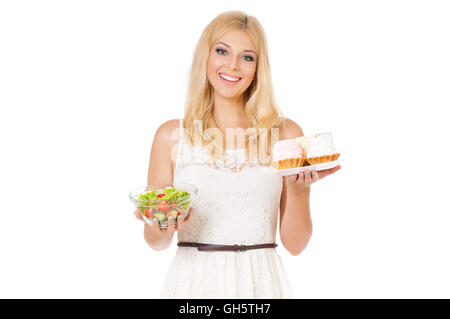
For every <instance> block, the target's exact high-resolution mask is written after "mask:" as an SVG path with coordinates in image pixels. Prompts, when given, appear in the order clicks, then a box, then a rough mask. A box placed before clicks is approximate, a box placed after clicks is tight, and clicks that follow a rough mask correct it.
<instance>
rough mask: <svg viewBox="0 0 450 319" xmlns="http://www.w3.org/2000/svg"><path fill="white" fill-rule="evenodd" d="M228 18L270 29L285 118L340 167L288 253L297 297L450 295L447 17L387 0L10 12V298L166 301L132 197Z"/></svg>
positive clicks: (1, 224) (2, 120) (3, 80)
mask: <svg viewBox="0 0 450 319" xmlns="http://www.w3.org/2000/svg"><path fill="white" fill-rule="evenodd" d="M156 3H157V4H156ZM233 9H238V10H243V11H245V12H247V13H248V14H250V15H254V16H256V17H257V18H258V19H259V21H260V22H261V24H262V25H263V27H264V29H265V32H266V35H267V39H268V42H269V58H270V62H271V67H272V72H273V82H274V90H275V94H276V98H277V101H278V103H279V106H280V107H281V109H282V110H283V111H284V112H285V115H286V116H287V117H289V118H291V119H293V120H294V121H296V122H297V123H298V124H299V125H300V126H301V127H302V128H303V131H304V132H305V134H312V133H315V132H320V131H324V130H325V131H331V132H333V135H334V138H335V144H336V146H337V147H338V149H339V150H340V151H341V154H342V157H343V158H346V159H347V161H344V162H343V163H342V169H341V170H340V171H339V172H337V173H336V174H334V175H331V176H329V177H327V178H326V179H324V180H321V181H319V182H318V183H317V184H314V185H312V190H311V213H312V218H313V224H314V231H313V236H312V238H311V241H310V243H309V245H308V247H307V248H306V250H305V251H304V252H303V253H302V254H301V255H299V256H296V257H294V256H291V255H290V254H289V253H288V252H287V251H286V250H285V248H284V247H283V246H282V245H280V246H279V247H278V248H277V249H278V252H279V254H280V255H281V256H282V259H283V262H284V265H285V268H286V271H287V273H288V275H289V278H290V280H291V283H292V286H293V289H294V292H295V295H296V297H298V298H444V297H445V298H449V297H450V291H449V290H450V289H449V287H450V277H449V272H448V269H449V268H450V254H449V243H450V235H449V233H448V228H449V226H450V225H449V224H450V217H449V213H450V209H449V202H448V186H447V185H448V181H449V173H448V159H449V156H450V152H449V141H448V138H449V134H448V131H447V125H448V120H447V119H448V117H446V116H445V112H446V111H447V109H448V108H449V107H450V93H449V88H450V76H449V74H450V62H449V61H450V59H449V56H450V44H449V43H450V42H449V38H450V32H449V30H450V20H449V19H448V17H449V16H450V10H449V5H448V2H446V1H392V0H391V1H380V0H378V1H276V2H274V1H270V2H269V1H267V2H263V1H245V2H243V1H224V2H222V1H188V2H186V1H164V2H163V1H159V2H153V1H2V2H1V4H0V46H1V49H0V105H1V111H0V112H1V113H0V133H1V144H0V145H1V156H0V161H1V165H0V185H1V186H0V187H1V189H0V194H1V201H0V214H1V215H0V260H1V261H0V297H2V298H16V297H18V298H50V297H52V298H156V297H157V296H158V293H159V289H160V287H161V285H162V283H163V277H164V276H163V275H165V273H166V271H167V269H168V266H169V263H170V261H171V259H172V257H173V255H174V253H175V249H176V245H175V242H176V239H175V240H174V242H173V243H172V246H171V247H170V249H168V250H165V251H162V252H155V251H153V250H152V249H151V248H150V247H149V246H148V245H147V244H146V243H145V241H144V238H143V224H142V223H141V222H140V221H138V220H136V219H135V217H134V216H133V214H132V211H133V206H132V204H131V202H130V201H129V199H128V192H129V191H130V190H131V189H133V188H135V187H138V186H141V185H144V184H145V183H146V179H147V168H148V160H149V155H150V148H151V144H152V141H153V136H154V132H155V130H156V129H157V127H158V126H159V125H161V124H162V123H163V122H165V121H167V120H169V119H174V118H180V117H182V116H183V109H184V99H185V96H186V88H187V79H188V70H189V67H190V64H191V62H192V55H193V50H194V47H195V45H196V43H197V40H198V38H199V37H200V34H201V32H202V30H203V29H204V27H205V26H206V25H207V24H208V23H209V22H210V21H211V20H212V19H213V18H214V17H216V16H217V15H218V14H219V13H221V12H224V11H228V10H233ZM278 236H279V235H278ZM277 242H278V243H279V244H280V240H279V237H278V238H277Z"/></svg>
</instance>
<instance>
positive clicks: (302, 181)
mask: <svg viewBox="0 0 450 319" xmlns="http://www.w3.org/2000/svg"><path fill="white" fill-rule="evenodd" d="M297 183H299V184H305V172H300V173H298V179H297Z"/></svg>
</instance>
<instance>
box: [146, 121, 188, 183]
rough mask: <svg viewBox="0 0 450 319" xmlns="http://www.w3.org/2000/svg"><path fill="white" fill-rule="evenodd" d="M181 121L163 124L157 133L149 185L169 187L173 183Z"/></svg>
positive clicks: (151, 160)
mask: <svg viewBox="0 0 450 319" xmlns="http://www.w3.org/2000/svg"><path fill="white" fill-rule="evenodd" d="M179 123H180V122H179V120H178V119H172V120H168V121H166V122H164V123H162V124H161V125H160V126H159V127H158V129H157V130H156V132H155V137H154V138H153V145H152V150H151V154H150V164H149V169H148V182H147V183H148V185H168V184H170V183H171V182H172V176H173V168H174V165H173V164H174V163H173V162H174V160H175V159H176V157H175V155H174V154H176V152H177V150H175V151H174V148H177V147H178V145H177V142H178V136H179V135H178V134H176V132H177V130H176V129H177V128H179V125H180V124H179Z"/></svg>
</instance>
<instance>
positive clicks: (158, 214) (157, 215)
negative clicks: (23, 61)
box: [153, 212, 166, 224]
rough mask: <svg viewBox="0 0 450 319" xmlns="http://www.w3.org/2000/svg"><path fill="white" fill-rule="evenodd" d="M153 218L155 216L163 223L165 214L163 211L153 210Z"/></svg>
mask: <svg viewBox="0 0 450 319" xmlns="http://www.w3.org/2000/svg"><path fill="white" fill-rule="evenodd" d="M153 218H157V219H158V220H159V223H160V224H161V223H163V222H165V221H166V214H164V213H163V212H155V213H153Z"/></svg>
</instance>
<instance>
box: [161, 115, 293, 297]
mask: <svg viewBox="0 0 450 319" xmlns="http://www.w3.org/2000/svg"><path fill="white" fill-rule="evenodd" d="M180 131H181V133H180V134H181V137H182V138H180V143H179V147H178V155H177V161H176V166H175V169H174V183H176V182H179V183H182V182H184V183H190V184H193V185H195V186H196V187H197V188H198V196H197V198H196V199H195V201H194V202H193V204H192V208H193V210H194V212H195V213H194V214H193V215H192V218H191V219H190V220H189V222H187V223H186V224H185V225H184V226H183V229H182V230H181V231H180V232H176V233H177V234H178V241H186V242H200V243H208V244H219V245H220V244H223V245H234V244H238V245H256V244H265V243H275V242H276V229H277V218H278V211H279V206H280V199H281V192H282V186H283V180H282V177H281V176H279V175H277V174H274V173H273V170H272V169H269V168H267V167H262V166H258V163H253V162H250V163H249V162H248V161H246V159H245V150H232V151H227V152H225V156H224V159H222V160H220V161H213V160H212V159H211V158H210V157H208V156H207V154H206V153H205V150H204V149H203V148H201V147H193V146H191V145H190V144H189V143H188V141H186V140H183V139H184V135H183V134H182V131H183V128H182V119H180ZM278 247H280V246H278ZM277 249H279V248H264V249H253V250H247V251H237V252H235V251H198V250H197V248H196V247H178V248H177V250H176V254H175V257H174V258H173V260H172V262H171V264H170V267H169V269H168V272H167V274H166V277H165V281H164V284H163V287H162V289H161V292H160V298H198V299H200V298H293V295H292V290H291V286H290V283H289V280H288V278H287V275H286V272H285V269H284V267H283V263H282V260H281V257H280V255H278V253H277Z"/></svg>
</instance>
